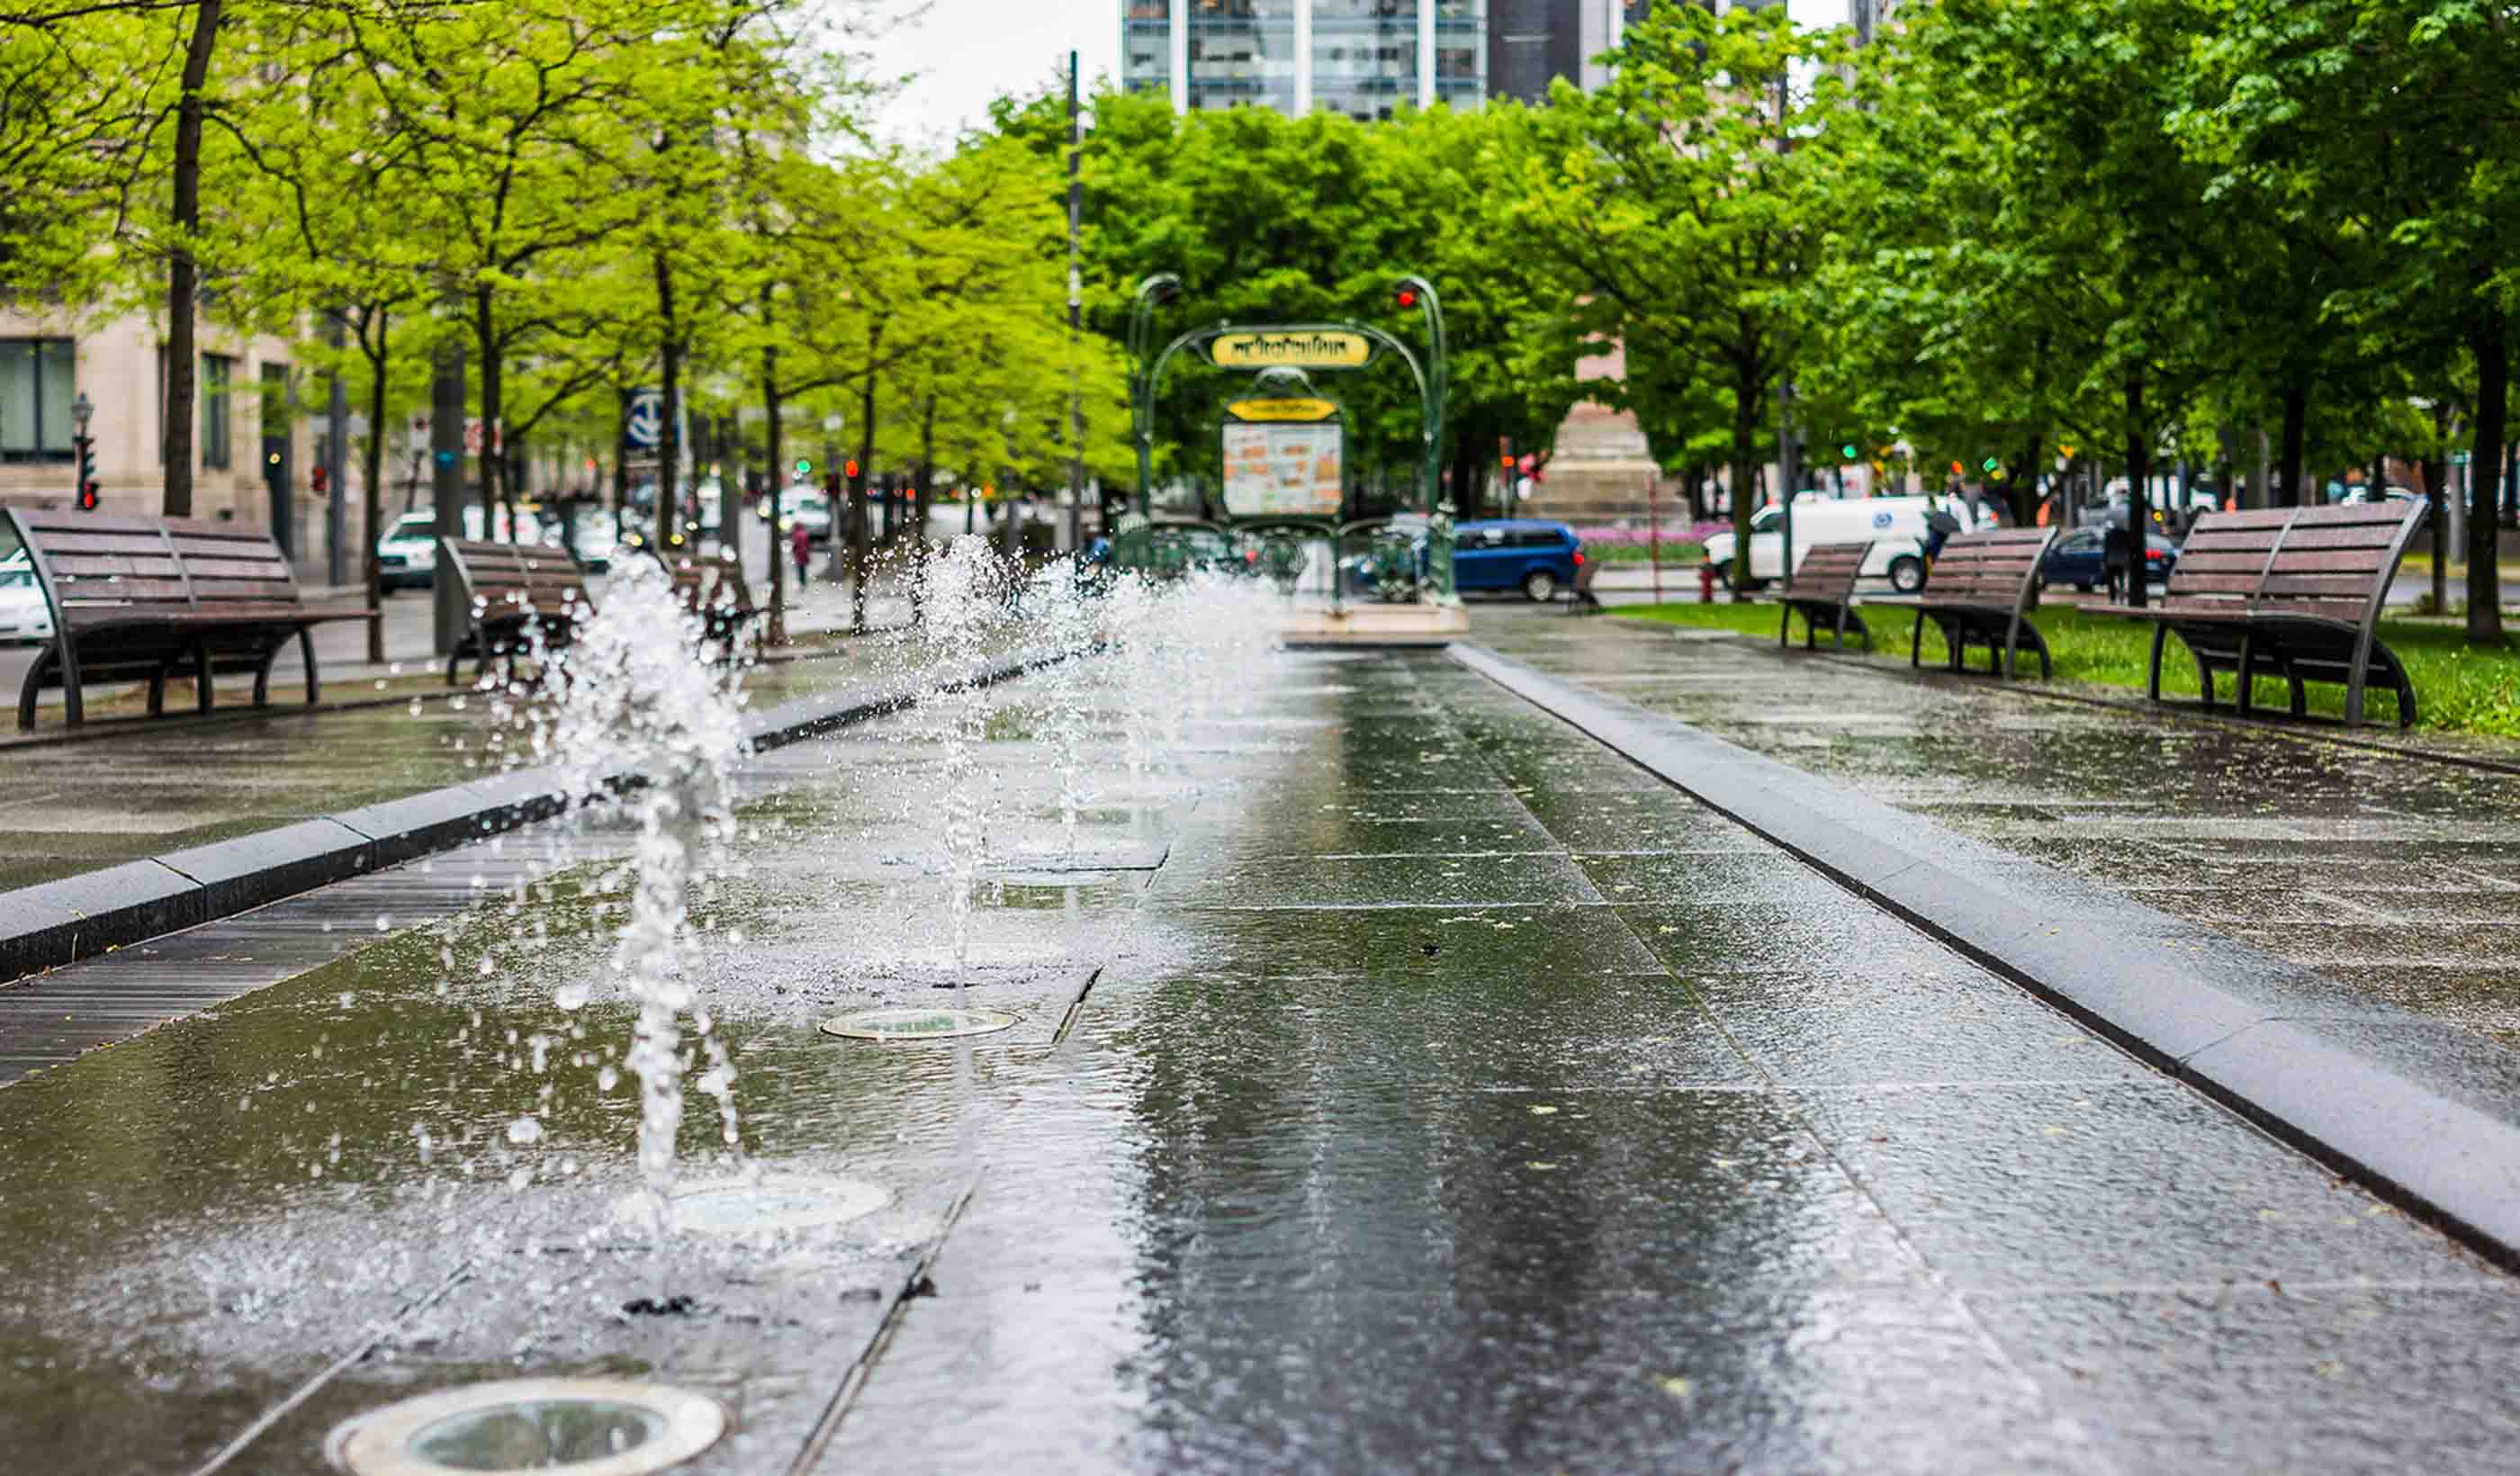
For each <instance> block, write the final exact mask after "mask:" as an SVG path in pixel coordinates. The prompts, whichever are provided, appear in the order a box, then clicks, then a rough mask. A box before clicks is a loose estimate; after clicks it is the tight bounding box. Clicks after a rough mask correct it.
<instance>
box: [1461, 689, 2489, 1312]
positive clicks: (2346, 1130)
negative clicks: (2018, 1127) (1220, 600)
mask: <svg viewBox="0 0 2520 1476" xmlns="http://www.w3.org/2000/svg"><path fill="white" fill-rule="evenodd" d="M1447 653H1448V654H1449V655H1450V656H1451V657H1452V658H1453V659H1454V660H1456V661H1458V662H1460V663H1461V664H1462V665H1463V666H1465V667H1468V668H1469V669H1470V670H1472V671H1475V672H1478V673H1479V674H1480V675H1482V676H1485V677H1487V678H1488V679H1489V680H1491V681H1493V682H1495V683H1497V684H1498V685H1499V686H1501V687H1503V688H1505V689H1506V690H1507V691H1508V692H1510V693H1514V694H1515V695H1516V696H1519V697H1521V698H1523V699H1524V700H1526V701H1529V702H1531V703H1532V704H1533V705H1535V706H1537V707H1539V708H1541V709H1542V710H1543V711H1545V712H1548V713H1550V714H1552V715H1553V716H1554V717H1556V718H1558V719H1559V720H1561V721H1563V722H1565V723H1567V724H1569V725H1571V726H1573V727H1574V728H1576V729H1579V730H1581V731H1582V732H1584V733H1586V734H1588V735H1590V736H1591V737H1593V738H1596V739H1598V740H1599V741H1600V742H1602V743H1604V744H1607V745H1608V746H1609V747H1611V748H1613V749H1616V750H1617V751H1618V752H1619V753H1620V754H1621V755H1623V756H1624V757H1626V758H1627V759H1629V760H1630V761H1631V762H1633V763H1635V764H1637V765H1639V766H1640V767H1642V768H1643V769H1644V770H1646V771H1647V772H1648V773H1651V774H1652V775H1654V776H1655V777H1656V778H1658V779H1661V780H1662V781H1664V782H1665V783H1669V784H1671V785H1673V786H1674V787H1676V788H1678V789H1681V790H1682V791H1684V792H1686V793H1688V794H1689V795H1691V796H1692V797H1694V798H1696V799H1698V800H1699V801H1701V802H1703V803H1704V804H1706V805H1707V806H1708V807H1710V808H1712V809H1714V810H1716V811H1718V812H1720V813H1722V814H1724V815H1726V816H1729V817H1730V818H1732V819H1733V820H1734V821H1737V822H1738V823H1740V824H1741V825H1743V826H1745V827H1748V828H1750V829H1751V830H1753V831H1756V832H1757V833H1758V834H1760V835H1762V836H1764V837H1766V838H1767V839H1769V840H1771V841H1773V842H1775V843H1776V844H1778V845H1779V846H1782V847H1783V848H1785V849H1786V850H1788V851H1790V852H1792V853H1793V854H1794V855H1795V856H1797V857H1799V858H1800V859H1802V860H1803V861H1804V862H1806V863H1808V864H1809V865H1811V866H1812V867H1814V868H1816V869H1818V870H1819V871H1821V872H1823V873H1825V874H1826V875H1828V876H1829V877H1830V878H1831V879H1833V880H1835V881H1837V882H1838V883H1839V884H1841V885H1843V886H1845V887H1847V888H1848V889H1850V890H1852V891H1854V892H1855V893H1857V894H1858V895H1859V896H1862V897H1864V898H1866V899H1868V900H1869V901H1871V902H1873V903H1875V904H1877V905H1878V906H1881V907H1883V908H1885V909H1887V910H1888V911H1890V912H1892V913H1894V914H1896V915H1898V916H1899V917H1903V918H1905V919H1906V920H1908V921H1909V922H1911V923H1913V924H1915V925H1916V926H1917V927H1919V928H1922V929H1923V930H1924V931H1926V932H1927V933H1930V934H1932V935H1933V936H1934V937H1936V938H1938V939H1940V940H1942V941H1943V942H1944V943H1947V944H1949V945H1950V946H1951V947H1953V948H1955V949H1957V950H1958V951H1959V952H1960V953H1962V954H1965V955H1967V956H1968V957H1969V958H1971V959H1973V960H1975V961H1976V962H1979V963H1980V964H1983V965H1984V966H1986V967H1988V968H1991V969H1993V970H1994V971H1996V972H1997V973H2000V974H2002V975H2003V976H2004V977H2006V978H2008V979H2011V980H2012V981H2013V982H2015V983H2017V984H2019V985H2021V986H2023V987H2024V988H2027V989H2029V990H2030V991H2031V992H2033V993H2034V994H2037V995H2039V996H2040V997H2042V998H2043V999H2046V1000H2048V1002H2049V1003H2051V1004H2053V1005H2055V1006H2058V1007H2060V1008H2062V1009H2064V1010H2065V1011H2066V1012H2067V1013H2069V1014H2071V1015H2073V1016H2074V1017H2076V1018H2077V1019H2080V1020H2082V1021H2083V1022H2085V1023H2086V1024H2088V1025H2090V1026H2092V1027H2093V1029H2095V1030H2098V1031H2099V1032H2100V1033H2101V1034H2103V1035H2105V1036H2107V1037H2109V1038H2110V1039H2112V1040H2114V1041H2116V1042H2118V1043H2119V1044H2121V1045H2123V1046H2125V1047H2126V1048H2128V1049H2129V1050H2131V1051H2134V1052H2135V1053H2136V1054H2138V1055H2139V1056H2141V1057H2143V1058H2144V1059H2146V1060H2148V1061H2150V1062H2151V1063H2152V1064H2154V1065H2156V1066H2158V1067H2160V1068H2161V1069H2163V1070H2165V1071H2168V1072H2170V1073H2172V1074H2174V1075H2176V1076H2178V1077H2179V1078H2180V1079H2181V1080H2183V1081H2185V1082H2187V1083H2189V1084H2191V1085H2193V1086H2195V1087H2197V1088H2198V1089H2200V1090H2201V1091H2203V1092H2205V1093H2206V1094H2207V1095H2209V1096H2213V1097H2215V1098H2216V1099H2217V1100H2220V1101H2222V1102H2224V1103H2226V1104H2227V1105H2229V1106H2231V1107H2233V1108H2234V1109H2236V1110H2238V1111H2239V1112H2241V1113H2242V1114H2243V1115H2245V1116H2247V1117H2249V1118H2250V1119H2252V1120H2253V1121H2255V1122H2257V1123H2258V1124H2259V1125H2261V1126H2262V1127H2264V1128H2266V1129H2267V1130H2269V1131H2270V1132H2272V1133H2273V1134H2274V1135H2275V1136H2276V1137H2278V1138H2281V1139H2283V1140H2285V1141H2288V1142H2291V1143H2293V1144H2294V1145H2295V1146H2297V1147H2300V1148H2302V1149H2303V1150H2305V1151H2307V1152H2309V1153H2311V1154H2313V1155H2314V1156H2316V1157H2318V1158H2319V1159H2321V1160H2322V1161H2324V1162H2326V1163H2328V1164H2329V1165H2331V1166H2333V1167H2335V1168H2337V1169H2339V1170H2342V1171H2344V1172H2346V1173H2349V1174H2351V1175H2353V1176H2354V1177H2356V1178H2358V1179H2360V1180H2362V1181H2363V1183H2365V1184H2366V1185H2368V1186H2370V1187H2372V1188H2373V1189H2375V1190H2377V1191H2379V1192H2381V1193H2383V1194H2385V1195H2387V1196H2388V1197H2390V1198H2392V1199H2394V1200H2396V1201H2398V1202H2400V1203H2402V1204H2404V1205H2405V1206H2407V1207H2408V1208H2410V1209H2413V1210H2415V1211H2417V1212H2419V1213H2421V1214H2422V1215H2424V1216H2425V1217H2426V1218H2428V1219H2430V1220H2433V1221H2434V1222H2436V1223H2438V1224H2440V1225H2441V1226H2442V1227H2443V1228H2444V1229H2446V1230H2450V1231H2452V1232H2453V1233H2454V1234H2457V1235H2459V1236H2460V1237H2461V1238H2462V1239H2465V1240H2467V1241H2469V1242H2470V1243H2472V1244H2474V1245H2475V1246H2476V1247H2477V1248H2478V1249H2480V1250H2482V1251H2484V1252H2485V1253H2486V1254H2488V1255H2489V1256H2491V1257H2492V1258H2494V1259H2495V1260H2497V1261H2499V1262H2501V1263H2502V1264H2504V1265H2505V1266H2520V1124H2514V1123H2511V1122H2509V1121H2506V1120H2504V1119H2503V1118H2502V1117H2500V1116H2498V1115H2496V1114H2494V1113H2492V1112H2488V1111H2484V1110H2481V1109H2480V1108H2479V1107H2477V1106H2475V1105H2473V1104H2471V1103H2469V1102H2467V1101H2463V1100H2459V1099H2457V1098H2455V1097H2453V1096H2447V1095H2445V1094H2444V1093H2443V1092H2441V1091H2440V1090H2438V1089H2437V1088H2436V1087H2434V1086H2432V1085H2430V1084H2428V1083H2426V1082H2424V1081H2421V1080H2417V1079H2416V1078H2414V1077H2413V1076H2410V1075H2408V1074H2407V1073H2405V1072H2403V1071H2401V1070H2399V1069H2398V1068H2397V1067H2396V1066H2394V1065H2392V1064H2390V1063H2388V1062H2385V1061H2383V1060H2379V1059H2376V1058H2374V1057H2373V1056H2371V1055H2370V1054H2368V1053H2366V1052H2365V1051H2361V1050H2358V1049H2356V1048H2355V1047H2353V1046H2351V1045H2348V1044H2345V1043H2344V1041H2343V1040H2341V1039H2339V1038H2337V1037H2336V1036H2334V1035H2331V1034H2328V1033H2323V1032H2322V1030H2321V1028H2320V1027H2321V1023H2322V1017H2323V1018H2324V1019H2327V1020H2335V1021H2338V1022H2340V1023H2343V1022H2350V1023H2352V1024H2354V1025H2357V1026H2363V1027H2368V1026H2371V1025H2381V1026H2400V1025H2403V1026H2409V1027H2413V1028H2417V1029H2428V1030H2433V1031H2437V1032H2439V1031H2447V1030H2450V1029H2452V1028H2453V1027H2446V1026H2443V1025H2441V1024H2440V1023H2439V1022H2437V1021H2432V1020H2427V1019H2424V1018H2423V1017H2421V1016H2417V1015H2414V1014H2411V1013H2409V1012H2408V1011H2405V1010H2402V1009H2398V1008H2396V1007H2395V1006H2387V1005H2383V1004H2380V1003H2377V1002H2373V1001H2368V1000H2359V999H2352V998H2349V997H2348V995H2347V992H2346V991H2345V990H2344V988H2343V986H2340V985H2339V984H2337V983H2336V982H2334V981H2332V980H2330V979H2328V978H2326V977H2325V976H2323V975H2321V974H2318V972H2316V971H2315V970H2312V969H2308V968H2304V967H2302V966H2300V965H2298V964H2295V963H2291V962H2285V961H2284V960H2281V959H2277V958H2274V957H2273V956H2272V955H2269V954H2266V953H2263V952H2261V951H2259V950H2257V949H2254V948H2251V947H2249V946H2248V945H2246V944H2243V943H2240V942H2237V941H2235V940H2233V939H2230V938H2228V937H2225V936H2223V935H2221V934H2219V933H2215V932H2212V931H2210V930H2208V929H2206V928H2203V927H2199V926H2197V925H2196V924H2194V923H2190V922H2186V921H2183V920H2181V919H2179V918H2177V917H2171V916H2169V915H2168V914H2166V913H2162V912H2158V911H2155V910H2154V909H2152V908H2148V907H2145V906H2143V905H2142V904H2140V903H2138V902H2135V901H2133V900H2131V899H2130V898H2128V897H2126V896H2125V895H2123V894H2121V893H2118V892H2114V891H2111V890H2109V889H2107V888H2105V887H2102V886H2098V885H2095V884H2093V883H2092V882H2088V881H2085V880H2083V879H2081V878H2079V877H2075V876H2070V875H2067V874H2066V873H2064V872H2058V871H2055V870H2053V869H2052V868H2048V867H2046V866H2042V865H2040V864H2039V863H2037V862H2034V861H2031V860H2029V859H2027V858H2024V857H2021V856H2016V855H2013V854H2012V853H2010V852H2006V851H2003V850H2000V849H1998V848H1996V847H1994V846H1990V845H1987V844H1985V843H1984V842H1982V841H1977V840H1972V839H1970V838H1968V837H1966V836H1963V835H1960V834H1958V832H1956V831H1953V830H1949V829H1946V828H1945V827H1941V826H1939V825H1936V824H1934V823H1933V822H1932V821H1929V820H1926V819H1925V818H1923V817H1921V816H1917V815H1913V814H1910V813H1908V812H1906V811H1904V810H1900V809H1897V808H1895V807H1893V806H1890V805H1886V804H1882V803H1880V802H1879V801H1876V800H1872V799H1868V798H1866V797H1865V796H1863V795H1860V794H1858V793H1856V792H1854V791H1853V790H1851V789H1848V788H1846V787H1844V786H1842V785H1840V784H1837V783H1833V782H1831V781H1829V780H1826V779H1823V778H1822V777H1820V776H1818V775H1814V774H1809V773H1806V772H1804V771H1802V770H1800V769H1796V768H1794V767H1792V766H1791V765H1788V764H1784V763H1780V762H1778V761H1777V760H1775V759H1772V758H1769V757H1767V756H1765V755H1763V754H1759V753H1754V752H1752V751H1750V750H1749V749H1746V748H1743V747H1741V746H1740V745H1738V744H1735V743H1733V742H1730V741H1728V740H1726V739H1724V738H1717V737H1715V736H1713V735H1711V734H1708V733H1704V732H1701V731H1699V730H1697V729H1694V728H1691V727H1689V726H1688V725H1687V724H1685V723H1682V722H1680V721H1679V720H1678V719H1675V718H1670V717H1666V716H1663V715H1661V714H1658V713H1652V712H1648V711H1646V710H1645V709H1643V708H1642V707H1638V706H1636V705H1635V704H1633V703H1630V702H1626V701H1623V700H1621V699H1619V698H1616V697H1611V696H1607V695H1604V694H1602V693H1598V692H1595V691H1592V690H1591V689H1588V688H1585V687H1583V686H1580V685H1578V684H1576V683H1573V682H1569V681H1565V680H1562V679H1560V678H1556V677H1553V676H1550V675H1547V674H1546V673H1543V672H1540V671H1538V670H1535V669H1534V668H1532V667H1529V666H1526V665H1524V664H1522V663H1521V662H1519V661H1515V660H1513V659H1511V658H1510V657H1507V656H1503V655H1500V654H1498V653H1497V652H1495V651H1492V650H1489V649H1485V648H1483V647H1478V646H1473V645H1465V644H1456V645H1455V646H1453V647H1452V648H1450V649H1449V650H1448V652H1447ZM2480 1049H2486V1048H2484V1047H2483V1043H2480Z"/></svg>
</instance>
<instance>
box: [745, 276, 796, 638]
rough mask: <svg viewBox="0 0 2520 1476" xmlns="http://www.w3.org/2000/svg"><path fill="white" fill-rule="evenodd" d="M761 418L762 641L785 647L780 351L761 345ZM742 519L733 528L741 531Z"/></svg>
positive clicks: (765, 320)
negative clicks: (764, 487) (764, 491)
mask: <svg viewBox="0 0 2520 1476" xmlns="http://www.w3.org/2000/svg"><path fill="white" fill-rule="evenodd" d="M761 326H762V327H763V328H764V329H767V328H768V327H769V326H770V289H769V288H767V287H764V288H763V289H762V290H761ZM761 414H762V416H763V426H764V428H763V430H762V432H761V434H762V440H763V451H764V453H765V454H766V455H767V456H768V457H769V458H770V488H769V496H770V627H769V631H768V633H767V634H766V635H765V636H764V637H763V640H764V642H765V644H767V645H771V646H785V645H787V536H786V535H787V473H786V471H785V470H784V469H783V468H782V466H781V458H783V457H785V456H786V455H787V444H786V442H785V439H784V438H783V437H782V436H781V434H780V430H781V428H782V427H781V425H780V424H779V349H778V347H777V346H776V345H774V344H770V343H764V344H762V345H761ZM742 526H743V522H742V517H741V516H739V517H738V518H737V520H736V527H737V528H738V529H741V528H742ZM735 557H736V559H737V561H738V562H742V559H743V537H742V533H741V532H739V533H738V534H737V535H736V540H735Z"/></svg>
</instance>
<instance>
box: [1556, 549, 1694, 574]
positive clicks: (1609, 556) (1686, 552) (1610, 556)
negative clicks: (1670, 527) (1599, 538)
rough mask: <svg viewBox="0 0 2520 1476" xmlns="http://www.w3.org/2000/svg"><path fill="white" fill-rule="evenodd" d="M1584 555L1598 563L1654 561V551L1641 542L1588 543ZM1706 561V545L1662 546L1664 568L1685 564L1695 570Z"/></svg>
mask: <svg viewBox="0 0 2520 1476" xmlns="http://www.w3.org/2000/svg"><path fill="white" fill-rule="evenodd" d="M1584 557H1585V558H1587V559H1592V560H1593V561H1594V562H1596V563H1622V564H1624V563H1636V564H1649V563H1651V562H1653V551H1652V550H1651V549H1649V548H1647V547H1646V546H1645V545H1643V544H1641V543H1588V544H1586V545H1584ZM1705 561H1706V546H1705V545H1704V544H1696V543H1667V544H1664V545H1663V546H1662V563H1663V567H1664V568H1673V567H1681V566H1685V567H1687V568H1689V569H1692V570H1694V569H1695V568H1696V567H1697V566H1698V565H1699V564H1701V563H1704V562H1705Z"/></svg>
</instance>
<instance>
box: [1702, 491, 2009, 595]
mask: <svg viewBox="0 0 2520 1476" xmlns="http://www.w3.org/2000/svg"><path fill="white" fill-rule="evenodd" d="M1937 513H1941V514H1945V515H1947V516H1949V517H1951V518H1953V519H1954V520H1956V521H1957V522H1958V523H1959V525H1960V531H1961V532H1963V533H1966V532H1973V531H1976V528H1975V527H1973V526H1972V524H1971V519H1972V516H1973V515H1974V514H1973V513H1972V510H1971V508H1970V506H1969V504H1968V503H1967V502H1966V501H1965V500H1963V499H1960V498H1956V497H1955V498H1944V499H1940V500H1939V501H1938V500H1937V499H1934V498H1930V497H1855V498H1835V497H1822V496H1820V495H1818V494H1816V493H1810V492H1806V493H1804V494H1803V495H1802V496H1800V497H1797V498H1795V499H1794V562H1795V564H1796V565H1797V566H1799V565H1800V564H1801V563H1802V559H1803V556H1804V555H1806V554H1808V553H1810V552H1811V551H1812V549H1813V548H1814V547H1816V546H1818V545H1820V544H1823V543H1865V542H1869V543H1870V544H1871V545H1872V553H1871V554H1870V556H1869V557H1868V558H1867V559H1865V561H1864V570H1863V572H1864V575H1865V577H1867V578H1872V579H1887V580H1889V581H1890V587H1891V588H1892V589H1895V590H1897V591H1899V592H1900V593H1901V594H1913V593H1914V592H1916V591H1917V590H1920V589H1922V588H1924V586H1925V545H1926V542H1927V540H1928V539H1929V538H1930V536H1931V534H1932V531H1933V530H1932V526H1931V524H1930V523H1929V521H1928V519H1930V518H1931V517H1933V516H1934V515H1935V514H1937ZM1784 521H1785V510H1784V509H1782V508H1780V507H1778V506H1776V505H1775V504H1773V503H1772V504H1770V505H1769V506H1767V507H1764V508H1761V509H1760V510H1759V511H1758V512H1757V513H1756V514H1752V516H1751V518H1750V577H1751V580H1752V582H1753V585H1754V586H1755V585H1758V584H1764V583H1766V582H1767V581H1768V580H1771V579H1776V578H1778V577H1780V576H1782V575H1783V573H1784V571H1785V569H1784V549H1783V543H1784ZM1993 521H1994V519H1993V515H1992V514H1991V513H1990V514H1989V515H1988V517H1987V521H1986V523H1985V524H1984V525H1986V526H1991V525H1993ZM1706 561H1707V562H1708V563H1711V564H1713V565H1714V566H1715V577H1716V579H1717V580H1718V581H1719V582H1721V583H1724V584H1727V585H1730V584H1731V583H1732V579H1733V572H1732V571H1733V534H1732V533H1730V532H1723V533H1717V534H1715V535H1713V536H1712V537H1710V538H1708V539H1707V540H1706Z"/></svg>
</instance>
